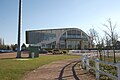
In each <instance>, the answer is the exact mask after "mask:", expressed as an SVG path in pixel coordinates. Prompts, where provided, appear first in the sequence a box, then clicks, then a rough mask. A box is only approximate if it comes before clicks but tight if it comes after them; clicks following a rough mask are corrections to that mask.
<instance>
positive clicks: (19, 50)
mask: <svg viewBox="0 0 120 80" xmlns="http://www.w3.org/2000/svg"><path fill="white" fill-rule="evenodd" d="M21 28H22V0H19V18H18V47H17V56H16V58H21V37H22V36H21V34H22V31H21Z"/></svg>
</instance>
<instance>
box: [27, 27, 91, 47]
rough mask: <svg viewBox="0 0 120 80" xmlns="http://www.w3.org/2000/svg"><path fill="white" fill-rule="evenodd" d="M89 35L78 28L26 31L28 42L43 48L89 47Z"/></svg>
mask: <svg viewBox="0 0 120 80" xmlns="http://www.w3.org/2000/svg"><path fill="white" fill-rule="evenodd" d="M89 40H90V38H89V36H88V35H87V34H86V33H85V32H84V31H82V30H81V29H78V28H62V29H46V30H30V31H26V44H30V45H32V46H40V47H41V48H51V49H54V48H60V49H88V48H89V46H90V45H89V42H90V41H89Z"/></svg>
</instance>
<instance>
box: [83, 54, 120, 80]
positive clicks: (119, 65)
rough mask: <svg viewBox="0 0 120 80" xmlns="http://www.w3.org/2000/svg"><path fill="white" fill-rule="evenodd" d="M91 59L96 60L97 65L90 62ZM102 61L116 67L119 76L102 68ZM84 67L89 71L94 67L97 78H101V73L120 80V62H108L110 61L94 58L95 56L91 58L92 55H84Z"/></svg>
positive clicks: (97, 79) (114, 79)
mask: <svg viewBox="0 0 120 80" xmlns="http://www.w3.org/2000/svg"><path fill="white" fill-rule="evenodd" d="M90 60H91V61H94V62H95V67H93V66H91V65H90V64H89V61H90ZM100 63H102V64H106V65H111V66H114V67H116V68H117V69H116V70H117V76H114V75H112V74H111V73H107V72H104V71H102V70H100ZM82 68H83V69H86V70H87V71H89V70H90V69H93V70H94V71H95V75H96V80H100V74H103V75H106V76H108V77H109V78H112V79H113V80H120V63H116V64H114V63H108V62H104V61H100V60H99V59H98V58H96V59H95V60H94V59H93V58H91V56H88V55H82Z"/></svg>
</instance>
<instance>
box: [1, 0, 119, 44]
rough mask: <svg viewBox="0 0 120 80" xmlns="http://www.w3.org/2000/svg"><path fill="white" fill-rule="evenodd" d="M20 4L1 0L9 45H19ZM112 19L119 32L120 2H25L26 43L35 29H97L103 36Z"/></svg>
mask: <svg viewBox="0 0 120 80" xmlns="http://www.w3.org/2000/svg"><path fill="white" fill-rule="evenodd" d="M18 1H19V0H0V37H2V38H4V40H5V43H6V44H15V43H17V31H18V30H17V28H18ZM109 18H111V20H112V22H113V23H117V31H118V32H119V29H120V28H119V25H120V0H23V22H22V23H23V25H22V42H24V43H25V31H26V30H32V29H51V28H66V27H67V28H68V27H69V28H73V27H76V28H79V29H82V30H83V31H85V32H87V31H88V30H89V29H90V28H95V30H96V31H98V32H99V33H100V34H103V32H102V30H103V29H104V26H102V24H103V23H106V20H107V19H109ZM92 26H93V27H92Z"/></svg>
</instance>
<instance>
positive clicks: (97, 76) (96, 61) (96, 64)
mask: <svg viewBox="0 0 120 80" xmlns="http://www.w3.org/2000/svg"><path fill="white" fill-rule="evenodd" d="M95 67H96V80H99V76H100V74H99V72H98V70H99V59H96V60H95Z"/></svg>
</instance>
